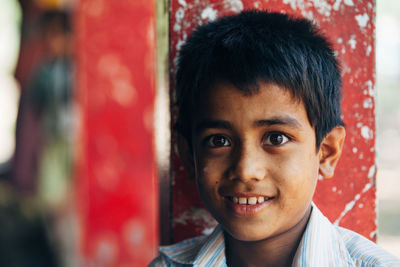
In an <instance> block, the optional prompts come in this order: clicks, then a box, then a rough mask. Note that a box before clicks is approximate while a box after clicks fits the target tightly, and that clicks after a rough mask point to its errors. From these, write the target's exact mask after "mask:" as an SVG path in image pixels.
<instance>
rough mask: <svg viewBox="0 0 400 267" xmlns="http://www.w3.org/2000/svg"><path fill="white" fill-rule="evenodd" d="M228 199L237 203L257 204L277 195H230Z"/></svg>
mask: <svg viewBox="0 0 400 267" xmlns="http://www.w3.org/2000/svg"><path fill="white" fill-rule="evenodd" d="M226 198H227V199H228V200H230V201H231V202H233V203H235V204H239V205H256V204H261V203H264V202H266V201H268V200H272V199H274V198H275V197H264V196H258V197H231V196H228V197H226Z"/></svg>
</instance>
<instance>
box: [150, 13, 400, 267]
mask: <svg viewBox="0 0 400 267" xmlns="http://www.w3.org/2000/svg"><path fill="white" fill-rule="evenodd" d="M177 63H178V64H177V66H178V67H177V73H176V89H177V105H178V108H179V115H178V119H177V125H176V126H177V130H178V133H179V135H178V146H179V150H180V155H181V158H182V160H183V161H184V164H185V166H186V168H187V170H188V172H189V175H190V176H191V177H194V178H195V181H196V184H197V188H198V191H199V194H200V196H201V199H202V200H203V202H204V204H205V206H206V208H207V209H208V210H209V211H210V213H211V214H212V215H213V216H214V218H215V219H216V220H217V221H218V223H219V226H217V228H216V229H215V230H214V232H213V233H212V234H211V235H209V236H206V237H197V238H193V239H189V240H186V241H183V242H180V243H178V244H176V245H172V246H166V247H162V248H160V252H161V255H160V256H159V257H158V258H157V259H155V260H154V261H153V263H152V264H151V265H152V266H180V265H187V266H400V261H399V260H397V259H396V258H395V257H393V256H391V255H390V254H389V253H387V252H385V251H383V250H382V249H380V248H379V247H378V246H376V245H375V244H374V243H372V242H370V241H369V240H367V239H365V238H364V237H362V236H360V235H358V234H356V233H354V232H351V231H349V230H346V229H343V228H340V227H336V226H333V225H332V224H331V223H330V222H329V221H328V219H327V218H325V217H324V216H323V215H322V214H321V212H320V211H319V210H318V208H317V207H316V206H315V205H314V204H313V203H312V196H313V194H314V190H315V187H316V183H317V178H318V175H322V176H324V177H331V176H332V175H333V173H334V169H335V166H336V164H337V162H338V160H339V157H340V154H341V152H342V146H343V142H344V139H345V129H344V126H343V122H342V119H341V110H340V98H341V93H340V87H341V78H340V71H339V67H338V63H337V60H336V58H335V56H334V51H333V50H332V48H331V46H330V44H329V43H328V42H327V40H326V38H324V37H323V36H322V35H321V33H320V32H319V31H318V29H317V28H316V27H315V26H314V25H313V24H312V23H311V22H309V21H307V20H305V19H295V18H291V17H289V16H287V15H283V14H278V13H267V12H258V11H247V12H242V13H241V14H239V15H235V16H230V17H225V18H221V19H219V20H217V21H215V22H212V23H209V24H206V25H204V26H201V27H199V28H198V29H197V30H195V31H194V33H193V34H192V35H191V36H190V37H189V39H188V40H187V42H186V44H185V45H184V47H183V48H182V50H181V52H180V54H179V57H178V61H177Z"/></svg>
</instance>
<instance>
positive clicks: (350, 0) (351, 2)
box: [343, 0, 354, 6]
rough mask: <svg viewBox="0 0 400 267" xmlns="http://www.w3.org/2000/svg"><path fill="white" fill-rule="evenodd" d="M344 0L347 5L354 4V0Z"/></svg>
mask: <svg viewBox="0 0 400 267" xmlns="http://www.w3.org/2000/svg"><path fill="white" fill-rule="evenodd" d="M343 2H344V4H345V5H346V6H354V3H353V0H344V1H343Z"/></svg>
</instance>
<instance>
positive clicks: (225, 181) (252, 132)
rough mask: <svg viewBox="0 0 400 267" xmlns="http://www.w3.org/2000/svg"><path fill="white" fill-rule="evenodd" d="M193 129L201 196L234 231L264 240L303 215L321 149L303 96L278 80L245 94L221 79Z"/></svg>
mask: <svg viewBox="0 0 400 267" xmlns="http://www.w3.org/2000/svg"><path fill="white" fill-rule="evenodd" d="M193 129H194V130H193V132H194V133H195V134H194V135H193V139H192V140H193V164H194V171H195V177H196V183H197V186H198V190H199V193H200V196H201V198H202V200H203V202H204V203H205V205H206V207H207V208H208V210H209V211H210V212H211V213H212V214H213V216H214V217H215V218H216V219H217V221H218V222H219V223H220V224H222V226H223V227H224V229H225V230H226V231H227V232H228V233H229V234H231V235H232V236H233V237H234V238H236V239H238V240H243V241H256V240H262V239H266V238H269V237H273V236H276V235H279V234H281V233H284V232H285V231H287V230H289V229H290V228H292V227H293V226H295V225H296V224H297V223H298V222H299V221H300V220H301V219H302V218H303V216H304V215H305V212H306V210H307V209H308V208H309V206H310V202H311V199H312V196H313V194H314V190H315V187H316V182H317V177H318V170H319V164H320V154H321V153H320V152H319V151H317V150H316V140H315V131H314V129H313V127H312V126H311V125H310V123H309V121H308V118H307V113H306V110H305V108H304V105H303V103H302V102H301V101H296V100H295V99H293V98H292V96H291V95H290V93H289V92H287V91H286V90H284V89H282V88H280V87H279V86H277V85H273V84H265V83H261V84H260V88H259V91H258V92H257V93H254V94H252V95H245V94H244V93H243V92H241V91H239V90H238V89H236V88H235V87H234V86H233V85H231V84H223V83H220V84H217V85H215V86H214V87H213V88H212V90H210V92H209V93H208V95H207V96H205V97H204V98H203V99H202V100H201V105H200V111H199V115H198V116H197V117H196V118H195V123H194V128H193ZM244 203H246V204H244Z"/></svg>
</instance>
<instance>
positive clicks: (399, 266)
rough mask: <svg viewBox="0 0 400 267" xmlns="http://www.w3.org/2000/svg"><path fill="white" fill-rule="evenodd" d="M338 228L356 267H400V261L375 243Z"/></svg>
mask: <svg viewBox="0 0 400 267" xmlns="http://www.w3.org/2000/svg"><path fill="white" fill-rule="evenodd" d="M336 228H337V231H338V233H339V235H340V236H341V238H342V239H343V241H344V244H345V246H346V249H347V251H348V253H349V255H350V257H351V259H352V260H353V261H354V263H355V266H366V267H375V266H386V267H392V266H393V267H395V266H396V267H400V259H398V258H396V257H395V256H393V255H392V254H390V253H389V252H387V251H386V250H384V249H383V248H381V247H380V246H378V245H376V244H375V243H374V242H372V241H370V240H368V239H367V238H365V237H363V236H362V235H360V234H358V233H356V232H353V231H351V230H348V229H345V228H342V227H336Z"/></svg>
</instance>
